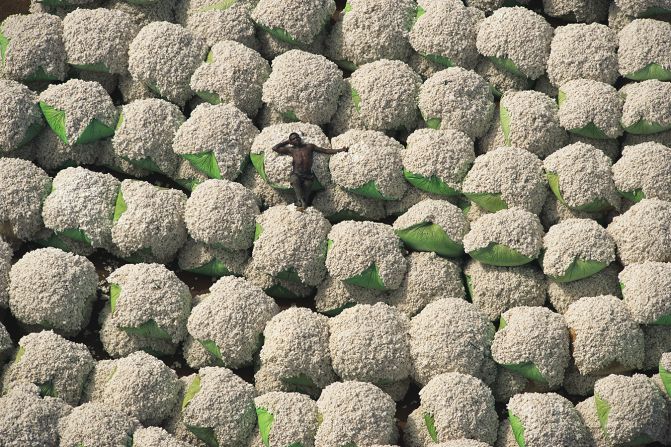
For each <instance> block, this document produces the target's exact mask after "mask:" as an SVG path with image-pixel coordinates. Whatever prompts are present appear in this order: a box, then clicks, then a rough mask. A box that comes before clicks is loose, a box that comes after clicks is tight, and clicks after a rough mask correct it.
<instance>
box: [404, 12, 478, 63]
mask: <svg viewBox="0 0 671 447" xmlns="http://www.w3.org/2000/svg"><path fill="white" fill-rule="evenodd" d="M484 18H485V14H484V13H483V12H482V11H480V10H479V9H476V8H461V7H454V6H453V5H451V4H443V3H440V2H439V3H438V4H436V5H435V7H431V8H428V10H427V12H426V13H425V14H423V15H422V16H421V17H419V18H418V19H417V20H416V21H415V24H414V25H413V26H412V30H411V31H410V34H409V39H410V45H412V47H413V48H414V50H415V51H417V52H418V53H420V54H421V55H423V56H428V57H429V59H432V56H439V57H443V58H447V59H448V60H449V65H450V66H452V65H458V66H460V67H464V68H466V69H469V70H472V69H474V68H475V65H476V64H477V63H478V60H479V59H480V55H479V54H478V49H477V48H476V45H475V41H476V37H477V35H478V29H479V28H480V25H481V22H482V21H483V20H484Z"/></svg>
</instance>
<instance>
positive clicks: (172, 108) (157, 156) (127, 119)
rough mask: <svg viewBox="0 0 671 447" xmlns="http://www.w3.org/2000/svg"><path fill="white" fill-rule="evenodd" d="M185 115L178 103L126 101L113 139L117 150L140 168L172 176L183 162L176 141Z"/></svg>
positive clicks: (115, 150)
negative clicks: (175, 144) (174, 145)
mask: <svg viewBox="0 0 671 447" xmlns="http://www.w3.org/2000/svg"><path fill="white" fill-rule="evenodd" d="M185 119H186V118H184V115H183V114H182V112H181V111H180V110H179V108H178V107H177V106H176V105H174V104H171V103H169V102H167V101H163V100H161V99H141V100H137V101H133V102H131V103H130V104H126V105H124V106H123V107H122V108H121V111H120V114H119V122H118V123H117V126H116V131H115V132H114V138H113V139H112V145H113V148H114V153H115V154H116V155H117V156H118V157H119V158H123V159H126V160H128V161H129V162H130V163H132V164H133V165H135V166H137V167H138V168H140V169H145V170H147V171H151V172H159V173H163V174H165V175H168V176H172V175H174V174H175V172H176V171H177V168H178V166H179V163H180V158H179V156H178V155H177V154H175V153H174V152H173V150H172V141H173V138H174V137H175V133H176V132H177V130H178V129H179V128H180V126H181V125H182V124H184V121H185Z"/></svg>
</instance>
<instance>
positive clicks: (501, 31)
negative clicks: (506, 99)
mask: <svg viewBox="0 0 671 447" xmlns="http://www.w3.org/2000/svg"><path fill="white" fill-rule="evenodd" d="M552 34H553V29H552V26H551V25H550V24H549V23H548V22H547V21H546V20H545V19H544V18H543V16H541V15H539V14H537V13H535V12H533V11H531V10H530V9H527V8H523V7H520V6H516V7H512V8H500V9H497V10H496V11H494V14H492V15H491V16H489V17H487V18H486V19H485V20H484V21H483V22H482V25H481V26H480V29H479V30H478V36H477V48H478V51H479V52H480V54H482V55H483V56H486V57H489V58H496V60H500V61H501V63H512V64H513V67H514V68H513V70H514V71H516V72H517V73H516V74H519V75H522V76H525V77H527V78H529V79H538V78H539V77H540V76H541V75H542V74H543V73H545V68H546V64H547V60H548V57H549V56H550V43H551V42H552Z"/></svg>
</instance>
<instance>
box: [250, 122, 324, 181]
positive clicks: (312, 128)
mask: <svg viewBox="0 0 671 447" xmlns="http://www.w3.org/2000/svg"><path fill="white" fill-rule="evenodd" d="M292 133H298V134H299V135H301V138H302V139H303V142H304V143H306V144H314V145H315V146H317V147H320V148H325V149H330V148H331V143H330V142H329V139H328V138H327V137H326V135H324V132H323V131H322V130H321V128H320V127H319V126H317V125H315V124H309V123H285V124H274V125H272V126H268V127H266V128H264V129H263V130H262V131H261V133H260V134H258V136H257V137H256V138H254V142H253V144H252V145H251V154H250V158H251V160H252V164H253V165H254V167H255V168H256V171H257V172H258V173H259V175H260V176H261V178H262V179H263V180H265V181H266V182H268V183H269V184H270V185H271V186H272V187H273V188H276V189H290V188H291V185H290V176H291V173H292V171H293V168H292V166H293V164H292V157H288V156H283V155H280V154H278V153H277V152H275V151H274V150H272V148H273V146H275V145H276V144H279V143H282V142H286V141H287V138H288V137H289V135H290V134H292ZM328 165H329V157H328V155H326V154H323V153H319V152H317V153H315V154H314V158H313V164H312V172H313V173H314V175H315V181H314V183H313V189H320V187H326V186H328V185H329V184H330V183H331V174H330V173H329V166H328Z"/></svg>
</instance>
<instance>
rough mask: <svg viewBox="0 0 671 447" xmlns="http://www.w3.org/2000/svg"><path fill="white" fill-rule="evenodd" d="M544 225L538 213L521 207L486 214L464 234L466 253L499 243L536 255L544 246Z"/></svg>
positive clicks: (525, 253) (525, 254)
mask: <svg viewBox="0 0 671 447" xmlns="http://www.w3.org/2000/svg"><path fill="white" fill-rule="evenodd" d="M543 234H544V232H543V226H542V225H541V222H540V220H539V219H538V216H536V215H535V214H532V213H530V212H528V211H525V210H523V209H520V208H511V209H506V210H501V211H497V212H496V213H492V214H485V215H483V216H482V217H480V218H479V219H478V220H476V221H475V222H473V223H472V224H471V231H469V232H468V234H466V236H465V237H464V250H465V251H466V253H470V252H472V251H475V250H478V249H482V248H486V247H487V246H488V245H490V244H500V245H504V246H506V247H508V248H511V249H513V250H515V251H517V252H518V253H520V254H522V255H524V256H526V257H528V258H532V259H534V258H536V257H538V255H539V254H540V251H541V249H542V248H543Z"/></svg>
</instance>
